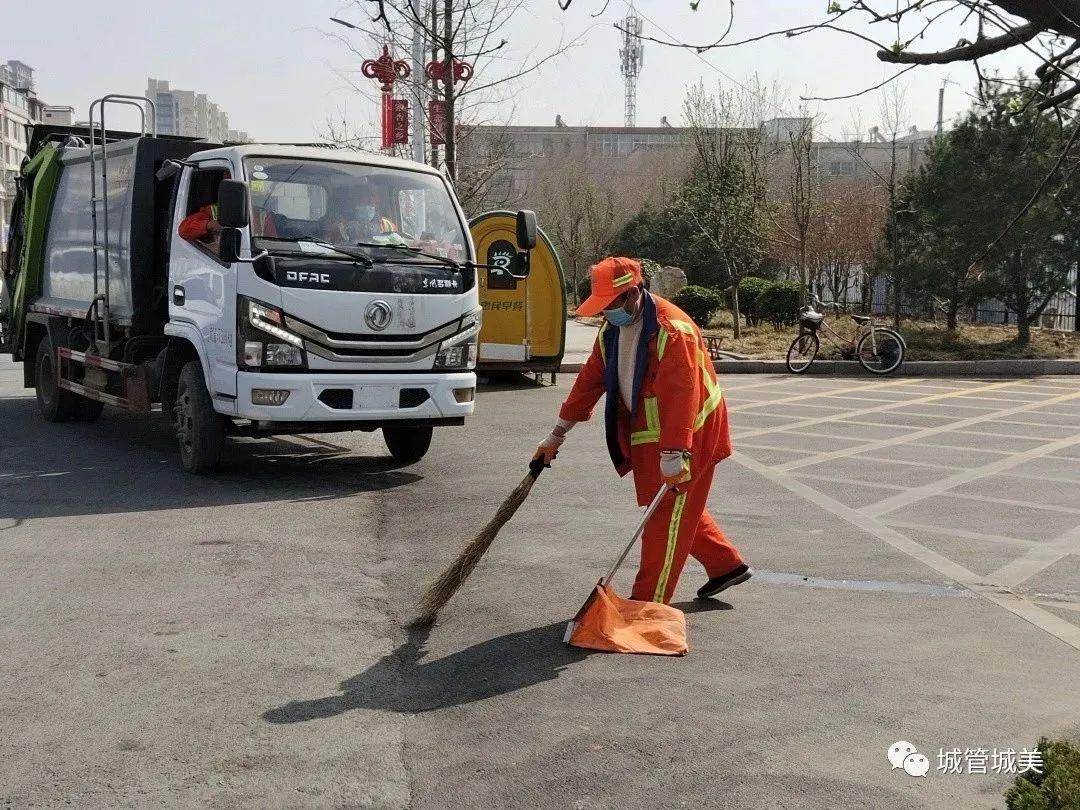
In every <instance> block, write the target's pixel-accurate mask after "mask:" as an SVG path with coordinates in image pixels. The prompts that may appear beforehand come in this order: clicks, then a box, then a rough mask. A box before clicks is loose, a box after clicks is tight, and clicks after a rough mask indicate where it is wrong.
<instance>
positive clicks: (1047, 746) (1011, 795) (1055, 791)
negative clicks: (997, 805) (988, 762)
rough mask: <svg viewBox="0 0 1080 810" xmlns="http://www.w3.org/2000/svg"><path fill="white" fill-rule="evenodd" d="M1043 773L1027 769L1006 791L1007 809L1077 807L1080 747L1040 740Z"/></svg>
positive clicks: (1065, 809)
mask: <svg viewBox="0 0 1080 810" xmlns="http://www.w3.org/2000/svg"><path fill="white" fill-rule="evenodd" d="M1038 749H1039V753H1040V754H1042V771H1043V772H1042V773H1035V772H1034V771H1028V772H1027V773H1024V774H1022V775H1020V776H1018V777H1016V781H1015V782H1014V783H1013V786H1012V787H1010V788H1009V789H1008V790H1006V791H1005V806H1006V807H1007V808H1008V810H1076V808H1080V748H1077V747H1076V746H1075V745H1073V744H1072V743H1069V742H1066V741H1064V740H1053V741H1051V740H1048V739H1046V737H1043V738H1042V739H1040V740H1039V745H1038Z"/></svg>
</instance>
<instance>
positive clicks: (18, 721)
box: [0, 363, 1080, 808]
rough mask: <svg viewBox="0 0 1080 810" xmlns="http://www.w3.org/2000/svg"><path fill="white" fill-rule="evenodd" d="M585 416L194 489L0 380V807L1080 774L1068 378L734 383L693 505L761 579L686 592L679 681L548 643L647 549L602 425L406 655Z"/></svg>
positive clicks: (475, 429) (897, 800) (504, 411)
mask: <svg viewBox="0 0 1080 810" xmlns="http://www.w3.org/2000/svg"><path fill="white" fill-rule="evenodd" d="M569 382H570V380H569V379H568V378H563V377H560V379H559V385H558V386H557V387H554V388H535V387H532V386H529V385H512V384H497V385H492V386H489V387H488V388H486V389H485V390H484V391H482V393H481V395H480V399H479V403H478V414H477V416H476V417H475V418H474V419H472V420H471V421H470V423H469V425H468V426H467V427H465V428H457V429H446V430H443V431H441V432H437V434H436V440H435V442H434V444H433V447H432V451H431V453H430V454H429V455H428V457H427V458H426V459H425V460H424V461H422V462H420V463H419V464H416V465H414V466H412V467H407V468H399V467H396V466H395V465H394V464H392V463H391V462H390V461H389V458H388V455H387V453H386V452H385V449H384V447H383V445H382V442H381V439H380V437H379V435H378V434H373V435H367V434H340V435H335V434H323V435H319V436H312V437H290V438H288V439H276V440H265V441H253V440H245V441H238V442H236V443H235V444H234V446H232V447H231V448H230V450H229V453H228V455H227V459H226V465H225V469H224V470H223V472H222V473H221V474H220V475H219V476H218V477H216V478H206V479H198V478H191V477H186V476H184V475H183V474H181V473H180V472H179V469H178V464H177V460H176V458H175V454H174V450H173V446H172V443H173V440H172V437H171V435H170V432H169V430H168V429H167V428H166V427H165V425H164V423H163V421H162V420H161V418H160V416H155V417H151V418H144V417H136V416H131V415H126V414H121V413H119V412H116V411H112V410H107V411H106V414H105V415H104V416H103V417H102V419H101V421H100V422H99V423H98V424H96V425H72V424H68V425H48V424H45V423H44V422H43V421H42V420H41V419H40V418H39V416H38V414H37V411H36V404H35V402H34V400H33V398H32V396H30V394H31V393H32V392H29V391H26V390H24V389H22V388H21V387H20V384H21V377H20V376H19V373H18V371H17V368H16V367H14V366H12V365H10V364H7V363H0V649H2V650H4V655H3V656H0V678H2V682H3V684H4V685H5V687H6V688H4V689H3V690H0V800H3V801H4V802H6V804H8V805H12V806H24V805H30V804H34V805H63V804H66V803H71V804H75V805H81V806H103V805H124V806H148V805H154V806H160V805H166V806H191V805H194V804H198V805H202V806H210V807H226V806H236V805H239V804H244V805H257V806H325V807H331V806H370V807H407V806H411V807H448V806H456V807H542V808H549V807H550V808H556V807H558V808H564V807H582V808H593V807H600V808H608V807H610V808H656V807H681V806H688V807H690V806H694V807H697V806H703V805H707V806H715V807H732V808H736V807H738V808H743V807H807V808H810V807H813V808H820V807H852V808H854V807H859V808H862V807H867V806H874V807H1003V805H1004V802H1003V801H1002V799H1001V794H1002V791H1003V790H1004V788H1005V787H1006V786H1007V785H1008V783H1009V782H1010V781H1011V777H1010V776H1008V775H1004V774H994V773H988V774H985V775H983V774H959V775H958V774H944V773H941V772H939V771H938V770H937V764H938V753H939V750H940V749H942V748H953V747H958V748H960V749H961V750H963V749H966V748H969V747H970V748H979V747H983V748H987V749H993V748H998V749H1004V748H1009V747H1011V748H1014V749H1016V750H1020V749H1021V748H1028V747H1032V746H1033V744H1034V742H1035V740H1036V739H1037V738H1038V737H1039V736H1040V735H1042V734H1046V735H1050V736H1072V737H1074V738H1076V737H1080V719H1078V718H1080V689H1077V688H1076V687H1077V685H1080V529H1078V526H1080V504H1078V503H1077V502H1076V498H1075V493H1076V492H1077V485H1078V484H1080V430H1078V429H1077V425H1078V424H1080V380H1077V379H1066V378H1041V379H1038V380H1001V379H996V380H975V379H965V380H940V379H936V380H932V381H931V380H920V379H913V378H905V379H903V380H879V379H867V378H857V379H853V378H842V379H825V378H811V379H800V378H788V377H763V376H740V377H738V378H728V379H724V380H723V381H722V382H723V384H724V386H725V392H726V396H727V398H728V402H729V407H730V408H731V412H732V420H733V424H734V427H735V444H736V447H737V448H738V452H737V454H736V456H735V457H734V458H732V459H730V460H728V461H726V462H724V463H723V464H722V465H720V467H719V469H718V471H717V477H716V482H715V484H714V487H713V495H712V499H711V502H710V506H711V508H712V510H713V512H714V514H715V515H716V516H717V518H718V520H719V521H720V522H721V524H722V525H723V526H724V527H725V529H726V531H727V532H728V534H729V536H730V537H731V538H732V539H733V540H734V541H735V542H736V543H737V544H738V545H739V546H740V547H741V548H742V550H743V553H744V555H745V556H746V557H747V559H748V560H749V561H750V563H751V564H752V565H753V566H754V567H755V570H756V572H757V573H756V575H755V577H754V579H752V580H751V581H750V582H748V583H746V584H745V585H741V586H738V587H737V588H734V589H732V590H731V591H729V592H727V593H725V594H724V595H723V596H724V600H723V601H712V602H709V603H705V604H703V605H702V604H693V603H691V602H690V601H688V600H690V598H691V597H692V596H693V592H694V590H695V589H696V588H697V587H698V586H699V585H700V584H701V581H702V576H703V574H702V572H701V569H700V568H698V567H697V565H696V563H693V562H691V563H689V564H688V566H687V569H686V571H685V572H684V574H683V578H682V581H681V582H680V585H679V589H678V592H677V596H676V601H677V602H678V603H679V604H680V605H681V606H683V607H684V608H685V609H686V610H687V621H688V625H689V629H690V630H689V632H690V646H691V651H690V654H689V655H688V656H686V657H685V658H681V659H666V658H649V657H634V656H616V655H604V654H588V653H586V652H584V651H579V650H572V649H568V648H566V647H564V646H563V645H562V644H561V643H560V642H561V636H562V631H563V627H564V624H565V621H566V620H567V619H568V618H569V617H570V616H571V615H572V614H573V613H574V612H575V610H576V609H577V607H578V606H579V605H580V603H581V601H582V600H583V599H584V598H585V596H586V595H587V594H588V592H589V590H590V588H591V586H592V584H593V583H594V582H595V580H596V578H597V576H599V575H600V574H601V573H603V571H604V570H605V569H606V568H607V566H608V565H609V564H610V562H611V560H612V558H613V557H614V556H615V555H616V554H617V553H618V551H619V549H620V548H621V546H622V544H623V543H624V541H625V539H626V538H627V537H628V534H629V532H630V531H631V529H632V527H633V526H634V524H635V522H636V518H637V514H638V512H637V510H636V507H634V506H633V504H632V499H631V489H630V484H629V482H628V481H621V480H619V479H618V478H617V477H616V476H615V474H614V473H613V471H612V470H611V469H610V465H609V463H608V461H607V460H606V456H605V453H604V450H603V438H602V430H601V426H600V424H599V422H595V423H590V424H586V425H582V426H580V427H578V428H577V429H575V430H574V432H573V433H572V434H571V438H570V440H569V441H568V443H567V445H566V447H565V449H564V451H563V452H562V454H561V455H560V458H559V459H558V460H557V462H556V466H555V467H554V468H553V469H552V470H551V471H549V472H546V473H545V474H544V475H543V476H542V477H541V479H540V480H539V481H538V483H537V484H536V486H535V487H534V489H533V493H532V495H531V496H530V498H529V500H528V501H527V502H526V503H525V505H524V506H523V507H522V508H521V510H520V511H519V513H518V515H517V516H516V517H515V518H514V520H513V521H512V522H511V523H510V524H509V525H508V526H507V527H506V528H505V529H504V531H503V533H502V534H501V535H500V537H499V539H498V540H497V542H496V544H495V545H494V546H493V548H492V550H491V551H490V552H489V554H488V556H487V557H486V558H485V560H484V561H483V562H482V563H481V565H480V567H479V568H478V569H477V571H476V572H475V573H474V575H473V577H472V578H471V579H470V580H469V582H468V583H467V584H466V586H465V588H464V589H463V590H462V592H461V593H459V595H458V597H457V598H456V599H455V601H454V602H453V603H451V605H450V606H449V607H448V608H447V609H446V610H445V611H444V614H443V616H442V619H441V621H440V623H439V624H438V625H437V626H436V627H435V628H434V629H433V630H431V631H430V632H429V633H413V634H411V635H410V634H407V633H406V632H404V631H403V630H402V629H401V622H402V620H403V619H404V618H405V617H406V616H407V615H408V612H409V608H410V607H411V605H412V604H413V602H414V600H415V599H416V598H417V597H418V596H419V594H420V593H421V592H422V590H423V588H424V587H425V586H426V585H427V583H428V582H429V581H430V579H431V578H432V577H433V576H434V575H436V574H437V573H438V572H439V571H440V569H441V567H442V566H443V565H444V564H445V563H447V562H448V561H449V560H450V559H451V558H452V557H453V556H454V555H455V554H456V553H457V550H458V549H459V548H460V545H461V543H462V542H463V541H465V540H466V539H468V538H469V537H470V536H471V534H472V533H473V532H474V531H475V530H476V529H477V528H479V527H480V526H481V525H483V523H484V522H485V521H486V520H487V519H488V517H489V516H490V515H491V513H492V512H493V510H494V508H495V506H496V505H497V503H498V502H499V501H501V499H502V498H503V497H505V495H506V494H507V493H508V492H509V491H510V490H511V489H512V488H513V486H514V485H515V484H516V483H517V482H518V481H519V480H520V478H521V476H522V475H523V474H524V472H525V469H524V468H525V462H526V461H527V459H528V456H529V454H530V452H531V450H532V448H533V447H534V446H535V444H536V442H537V441H538V440H539V439H540V438H542V437H543V436H544V435H545V434H546V431H547V430H548V428H549V426H550V422H551V420H552V415H553V413H554V412H555V410H556V408H557V405H558V403H559V401H560V400H561V398H562V397H563V396H565V393H566V389H567V386H568V384H569ZM632 574H633V566H629V567H628V570H626V571H624V572H623V573H622V574H621V575H620V579H619V581H618V583H617V584H618V587H619V588H620V589H621V590H622V591H623V592H625V591H626V590H627V589H628V585H629V581H630V578H631V577H632ZM897 740H906V741H910V742H911V743H913V744H914V745H915V746H916V747H917V748H918V749H919V750H920V751H921V752H922V753H924V754H926V755H927V757H928V758H929V760H930V763H931V770H930V773H929V774H928V776H927V777H926V778H914V777H910V776H908V775H906V774H905V773H903V771H902V770H893V769H892V768H891V767H890V765H889V763H888V761H887V758H886V751H887V749H888V747H889V746H890V745H891V744H892V743H894V742H896V741H897Z"/></svg>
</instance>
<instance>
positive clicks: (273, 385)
mask: <svg viewBox="0 0 1080 810" xmlns="http://www.w3.org/2000/svg"><path fill="white" fill-rule="evenodd" d="M260 389H261V390H271V391H288V392H289V395H288V398H287V399H286V400H285V402H283V403H282V404H281V405H261V404H255V402H254V401H253V399H252V391H256V390H260ZM475 391H476V375H475V374H474V373H473V372H471V371H465V372H455V373H445V372H440V373H433V372H426V373H425V372H417V373H411V374H378V373H375V374H367V373H365V374H326V373H323V374H320V373H318V372H314V373H312V372H309V373H306V374H261V373H257V372H250V371H239V372H237V374H236V395H237V396H236V402H235V410H227V409H226V408H222V407H221V406H223V405H224V404H225V403H223V402H220V401H217V402H216V403H215V404H216V406H217V407H218V409H219V410H221V411H222V412H223V413H227V414H228V415H229V416H234V417H239V418H241V419H251V420H252V421H257V422H264V421H269V422H397V421H403V420H415V419H432V420H442V419H460V418H462V417H465V416H468V415H469V414H471V413H472V412H473V404H474V393H475ZM459 399H466V400H467V401H465V402H459V401H458V400H459Z"/></svg>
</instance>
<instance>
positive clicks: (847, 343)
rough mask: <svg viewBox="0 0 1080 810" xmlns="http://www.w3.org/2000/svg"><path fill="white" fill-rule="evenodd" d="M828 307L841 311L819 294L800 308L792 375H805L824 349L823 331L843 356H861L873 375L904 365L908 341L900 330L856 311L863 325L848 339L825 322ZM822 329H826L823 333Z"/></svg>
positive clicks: (790, 356)
mask: <svg viewBox="0 0 1080 810" xmlns="http://www.w3.org/2000/svg"><path fill="white" fill-rule="evenodd" d="M826 306H832V307H834V308H835V309H836V311H837V312H839V311H840V305H839V304H836V303H833V304H828V305H826V304H823V303H822V302H821V299H820V298H818V297H817V296H816V295H815V296H814V301H813V305H812V306H806V307H803V308H802V309H801V310H799V334H798V335H797V336H796V338H795V339H794V340H793V341H791V346H789V347H788V352H787V360H786V365H787V369H788V371H790V372H791V373H792V374H802V373H803V372H804V371H806V370H807V369H808V368H810V365H811V363H813V362H814V358H816V357H817V353H818V350H819V349H820V348H821V341H820V339H819V338H818V334H819V332H820V333H821V334H823V335H824V336H825V339H826V340H828V341H829V342H830V343H832V344H833V345H834V346H836V348H838V349H839V350H840V356H841V357H842V358H843V359H845V360H853V359H857V360H858V361H859V365H861V366H862V367H863V368H864V369H866V370H867V371H869V372H870V373H871V374H891V373H893V372H894V371H896V370H897V369H898V368H900V365H901V364H902V363H903V362H904V352H905V351H906V350H907V343H905V342H904V338H903V337H902V336H901V335H900V333H899V332H897V331H896V330H894V329H889V328H887V327H884V326H877V325H876V324H875V323H874V318H873V316H872V315H856V314H854V313H852V314H851V318H852V320H853V321H855V323H857V324H858V325H859V328H858V329H857V330H856V332H855V334H854V335H853V336H852V337H851V338H850V339H849V338H845V337H844V336H843V335H841V334H840V333H839V332H837V331H836V330H835V329H833V328H832V327H831V326H830V325H829V324H828V323H827V322H826V321H825V313H824V312H821V311H819V310H822V309H824V308H825V307H826ZM822 329H824V331H823V332H822V331H821V330H822ZM834 338H836V339H835V340H834ZM837 341H840V342H837Z"/></svg>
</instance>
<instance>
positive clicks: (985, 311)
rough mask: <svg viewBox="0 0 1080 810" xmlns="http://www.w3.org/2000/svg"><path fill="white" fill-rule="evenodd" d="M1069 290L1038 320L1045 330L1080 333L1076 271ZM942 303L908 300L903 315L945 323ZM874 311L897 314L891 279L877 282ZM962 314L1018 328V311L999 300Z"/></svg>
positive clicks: (987, 301)
mask: <svg viewBox="0 0 1080 810" xmlns="http://www.w3.org/2000/svg"><path fill="white" fill-rule="evenodd" d="M1069 287H1070V289H1068V290H1066V291H1064V292H1061V293H1058V294H1057V295H1055V296H1054V297H1053V298H1052V299H1051V300H1050V303H1049V304H1047V306H1046V309H1045V310H1043V313H1042V315H1041V316H1040V317H1039V321H1038V325H1039V326H1041V327H1042V328H1043V329H1055V330H1058V331H1062V332H1077V331H1080V322H1078V321H1077V307H1076V292H1075V290H1076V270H1075V269H1074V270H1073V272H1072V273H1071V274H1070V278H1069ZM939 304H940V302H938V301H935V300H934V299H933V298H925V299H923V300H907V299H905V300H904V301H902V302H901V306H900V312H901V313H902V314H903V315H904V317H908V318H927V319H933V320H942V319H944V312H943V311H942V310H941V308H940V306H939ZM872 308H873V312H874V314H875V315H891V314H892V313H893V312H894V311H895V309H896V304H895V300H894V296H893V291H892V284H891V283H890V282H889V280H888V279H885V278H879V279H876V280H875V283H874V290H873V304H872ZM959 315H960V321H961V322H962V323H984V324H999V325H1002V326H1015V325H1016V312H1015V311H1014V310H1012V309H1010V308H1009V307H1008V306H1006V305H1005V303H1004V302H1003V301H1000V300H998V299H996V298H984V299H982V300H981V301H979V303H978V305H977V306H976V307H974V308H973V309H972V308H965V309H962V310H961V311H960V313H959Z"/></svg>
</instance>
